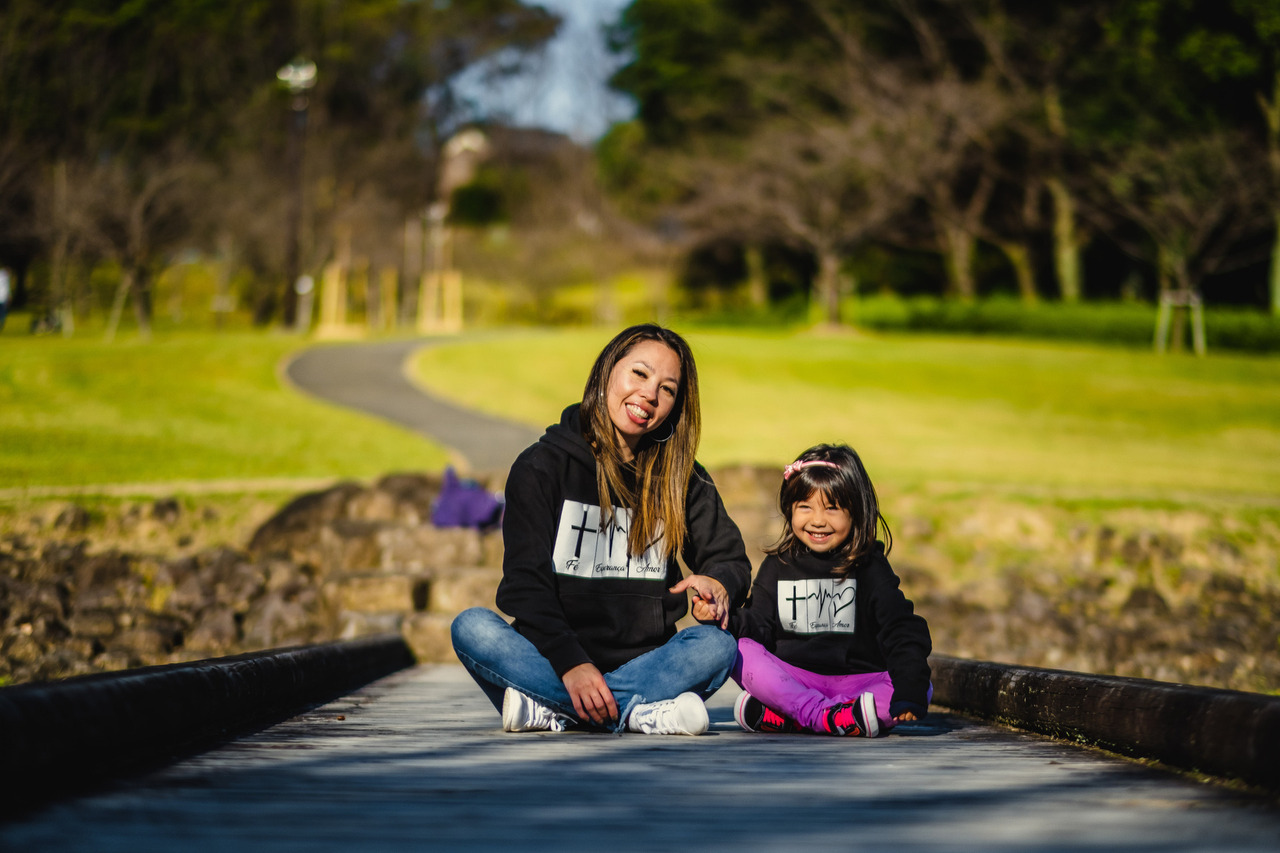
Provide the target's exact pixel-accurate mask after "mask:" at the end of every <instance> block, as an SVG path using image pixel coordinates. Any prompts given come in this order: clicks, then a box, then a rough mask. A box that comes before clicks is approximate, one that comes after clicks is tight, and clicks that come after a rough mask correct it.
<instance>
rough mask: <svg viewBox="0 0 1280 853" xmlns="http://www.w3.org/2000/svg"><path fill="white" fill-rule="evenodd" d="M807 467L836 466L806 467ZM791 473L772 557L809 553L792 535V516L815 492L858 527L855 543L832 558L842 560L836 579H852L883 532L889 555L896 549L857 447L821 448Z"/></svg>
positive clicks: (799, 459) (798, 462)
mask: <svg viewBox="0 0 1280 853" xmlns="http://www.w3.org/2000/svg"><path fill="white" fill-rule="evenodd" d="M806 462H826V463H831V464H827V465H806V464H804V463H806ZM832 465H834V466H835V467H832ZM787 471H788V472H789V473H788V474H786V475H785V476H784V477H783V480H782V488H781V490H780V491H779V493H778V508H779V509H780V510H782V536H780V537H779V538H778V541H777V542H776V543H775V544H774V545H773V547H771V548H768V549H766V553H769V554H776V555H778V556H779V557H782V558H786V557H788V556H793V555H795V554H798V553H800V552H801V551H803V550H804V545H803V544H802V543H801V542H800V540H799V539H797V538H796V535H795V533H793V532H792V530H791V512H792V510H793V509H794V508H795V505H796V504H797V503H799V502H800V501H803V500H805V499H806V498H808V497H809V495H811V494H813V493H814V492H815V491H817V492H821V493H822V494H824V495H826V497H827V500H829V501H831V503H833V504H834V505H835V506H837V507H839V508H840V509H844V510H848V512H849V518H850V520H851V521H852V526H851V527H850V530H849V538H848V539H846V540H845V541H844V542H843V543H841V544H840V546H839V547H837V548H836V549H835V550H833V551H832V552H831V553H832V554H833V555H834V556H835V557H836V558H837V559H836V566H835V568H834V569H833V572H834V573H835V574H838V575H841V576H844V575H847V574H848V573H849V570H850V568H852V567H853V564H854V563H856V562H857V561H858V560H859V559H860V558H861V557H863V556H864V555H866V554H867V553H869V552H870V551H871V550H872V548H873V546H874V545H875V542H876V534H877V532H878V531H883V533H884V543H885V553H888V552H889V550H890V549H891V548H893V534H892V533H891V532H890V531H889V524H888V522H886V521H885V520H884V516H882V515H881V514H880V502H879V501H878V500H877V499H876V489H875V486H873V485H872V484H871V477H869V476H868V475H867V469H866V468H864V467H863V465H862V460H861V459H860V458H859V457H858V454H857V453H856V452H855V451H854V450H853V448H852V447H849V446H848V445H846V444H819V445H815V446H814V447H810V448H809V449H808V450H806V451H805V452H804V453H801V454H800V455H799V456H797V457H796V461H795V462H793V463H792V464H791V465H788V466H787Z"/></svg>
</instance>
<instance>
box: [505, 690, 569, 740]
mask: <svg viewBox="0 0 1280 853" xmlns="http://www.w3.org/2000/svg"><path fill="white" fill-rule="evenodd" d="M564 724H565V718H564V717H562V716H560V715H559V714H557V713H556V712H555V711H553V710H551V709H550V708H548V707H547V706H546V705H541V704H539V703H538V702H536V701H534V700H533V699H530V698H529V697H528V696H526V695H524V694H523V693H521V692H520V691H519V690H516V689H515V688H514V687H508V688H507V689H506V692H505V693H503V694H502V730H503V731H504V732H562V731H564Z"/></svg>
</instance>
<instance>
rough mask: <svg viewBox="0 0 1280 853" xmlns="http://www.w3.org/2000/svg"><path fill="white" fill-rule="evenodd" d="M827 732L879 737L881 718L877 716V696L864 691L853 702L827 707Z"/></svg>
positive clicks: (846, 735) (851, 735)
mask: <svg viewBox="0 0 1280 853" xmlns="http://www.w3.org/2000/svg"><path fill="white" fill-rule="evenodd" d="M826 722H827V732H828V733H830V734H833V735H838V736H841V737H879V736H880V720H879V719H877V718H876V697H875V696H874V695H872V694H871V693H869V692H868V693H863V694H862V695H861V696H859V697H858V698H857V699H854V700H853V701H852V702H845V703H844V704H842V705H833V706H832V707H830V708H828V709H827V714H826Z"/></svg>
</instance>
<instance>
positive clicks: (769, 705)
mask: <svg viewBox="0 0 1280 853" xmlns="http://www.w3.org/2000/svg"><path fill="white" fill-rule="evenodd" d="M782 477H783V480H782V490H781V493H780V495H779V506H780V508H781V510H782V515H783V517H784V519H785V525H784V527H783V531H782V537H781V538H780V539H779V541H778V543H777V544H776V545H775V546H774V547H773V548H772V549H770V550H769V551H768V556H767V557H766V558H765V560H764V563H763V564H762V565H761V566H760V571H759V572H758V574H757V576H756V580H755V583H754V584H753V585H752V588H751V598H750V600H749V601H748V602H747V603H746V605H744V607H743V608H741V609H739V610H735V611H732V612H731V613H730V624H729V629H730V630H731V631H732V632H733V635H734V636H735V637H737V638H738V658H737V661H736V663H735V664H734V669H733V673H732V675H733V679H734V681H736V682H738V684H739V685H741V687H742V689H743V690H744V691H745V692H743V693H742V694H741V695H740V696H739V697H738V700H737V703H736V705H735V706H734V717H735V718H736V719H737V721H738V724H739V725H740V726H742V727H743V728H744V729H746V730H748V731H753V732H760V731H764V732H789V731H811V732H819V733H822V734H831V735H861V736H864V737H876V736H878V735H880V734H882V733H885V732H887V731H888V729H890V728H892V727H893V726H895V725H897V724H898V723H899V722H901V721H903V720H916V719H919V718H921V717H923V716H924V715H925V713H926V711H927V709H928V706H929V700H930V699H931V698H932V695H933V688H932V687H931V686H930V683H929V676H930V670H929V663H928V657H929V652H930V650H931V645H932V644H931V641H930V639H929V627H928V625H927V624H926V623H925V620H924V619H923V618H922V617H920V616H918V615H916V614H915V613H914V612H913V607H912V604H911V602H910V601H909V600H907V598H906V597H905V596H904V595H903V594H902V591H901V590H900V589H899V588H898V584H899V581H898V576H897V575H896V574H894V572H893V569H892V568H890V566H889V562H888V560H886V559H885V554H886V553H887V550H888V549H887V548H886V547H885V545H884V544H883V543H882V542H880V541H878V540H877V538H876V533H877V530H878V529H883V531H884V534H885V540H887V541H888V542H889V544H890V547H892V542H893V539H892V536H891V534H890V533H889V527H888V525H887V524H886V523H885V521H884V518H883V516H881V515H880V509H879V504H878V502H877V500H876V493H875V488H874V487H873V486H872V484H871V480H870V478H869V477H868V476H867V472H866V470H865V469H864V468H863V466H862V460H860V459H859V458H858V454H857V453H855V452H854V451H853V450H852V449H851V448H849V447H846V446H844V445H826V444H820V445H818V446H816V447H813V448H810V449H809V450H806V451H805V452H804V453H801V454H800V456H799V458H797V459H796V461H795V462H793V463H791V464H790V465H788V466H787V467H786V468H785V469H784V470H783V474H782ZM693 615H694V617H695V618H697V619H699V620H702V619H704V618H705V619H707V620H708V621H710V618H711V617H712V616H713V615H714V610H713V609H712V608H710V607H703V606H702V604H701V602H699V601H695V604H694V609H693Z"/></svg>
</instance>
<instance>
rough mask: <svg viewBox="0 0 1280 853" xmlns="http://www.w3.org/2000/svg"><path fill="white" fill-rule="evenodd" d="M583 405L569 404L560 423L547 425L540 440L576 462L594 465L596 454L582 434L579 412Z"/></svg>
mask: <svg viewBox="0 0 1280 853" xmlns="http://www.w3.org/2000/svg"><path fill="white" fill-rule="evenodd" d="M581 405H582V404H581V403H574V404H573V405H571V406H567V407H566V408H565V410H564V411H563V412H562V413H561V414H560V423H558V424H552V425H551V426H549V427H547V431H546V432H544V433H543V434H542V437H541V438H539V439H538V441H540V442H546V443H547V444H549V445H551V446H552V447H555V448H558V449H559V450H560V451H562V452H564V453H567V454H569V456H570V457H572V458H573V459H574V460H575V461H576V462H579V463H581V464H583V465H586V466H587V467H594V465H595V463H596V458H595V454H594V453H592V452H591V445H590V444H587V440H586V438H584V437H583V435H582V417H581V415H580V414H579V413H578V409H579V408H581Z"/></svg>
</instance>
